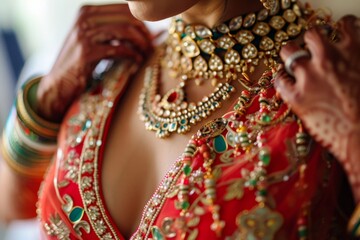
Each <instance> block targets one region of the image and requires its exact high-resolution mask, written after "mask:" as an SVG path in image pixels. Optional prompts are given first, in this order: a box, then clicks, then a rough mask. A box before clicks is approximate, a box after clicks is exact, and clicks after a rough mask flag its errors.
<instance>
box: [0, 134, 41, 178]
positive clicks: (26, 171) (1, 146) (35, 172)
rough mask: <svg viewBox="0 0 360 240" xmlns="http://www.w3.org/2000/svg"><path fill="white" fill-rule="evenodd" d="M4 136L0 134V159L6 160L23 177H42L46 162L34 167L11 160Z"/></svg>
mask: <svg viewBox="0 0 360 240" xmlns="http://www.w3.org/2000/svg"><path fill="white" fill-rule="evenodd" d="M5 139H6V136H5V135H4V133H3V135H2V140H1V142H0V151H1V156H2V159H4V161H5V162H6V164H7V165H8V166H9V167H10V168H11V169H12V170H13V171H14V172H15V173H17V174H19V175H22V176H24V177H29V178H40V177H43V176H44V174H45V172H46V169H47V167H48V164H46V165H45V164H41V165H40V166H37V167H36V168H34V167H31V168H28V167H25V166H23V165H21V164H18V163H17V162H15V161H12V160H11V157H10V156H9V154H8V152H7V150H6V147H5V143H4V141H5Z"/></svg>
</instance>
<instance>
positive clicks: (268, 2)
mask: <svg viewBox="0 0 360 240" xmlns="http://www.w3.org/2000/svg"><path fill="white" fill-rule="evenodd" d="M260 2H261V3H262V4H263V6H264V7H265V8H266V9H268V10H270V11H271V12H274V11H276V9H277V8H278V6H279V0H260Z"/></svg>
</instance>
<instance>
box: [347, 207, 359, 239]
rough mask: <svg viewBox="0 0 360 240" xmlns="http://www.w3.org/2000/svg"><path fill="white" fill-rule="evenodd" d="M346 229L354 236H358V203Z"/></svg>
mask: <svg viewBox="0 0 360 240" xmlns="http://www.w3.org/2000/svg"><path fill="white" fill-rule="evenodd" d="M348 231H349V232H350V233H351V235H352V236H354V237H360V204H358V205H357V207H356V209H355V211H354V213H353V215H352V217H351V219H350V221H349V225H348Z"/></svg>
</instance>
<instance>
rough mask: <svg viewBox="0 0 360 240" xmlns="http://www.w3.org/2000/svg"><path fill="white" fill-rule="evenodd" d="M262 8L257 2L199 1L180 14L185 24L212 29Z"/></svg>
mask: <svg viewBox="0 0 360 240" xmlns="http://www.w3.org/2000/svg"><path fill="white" fill-rule="evenodd" d="M261 8H263V6H262V4H261V3H260V1H259V0H212V1H209V0H200V1H199V2H198V3H197V4H196V5H194V6H193V7H191V8H190V9H188V10H187V11H185V12H184V13H182V14H181V17H182V19H183V20H184V21H185V22H186V23H198V24H202V25H205V26H207V27H210V28H213V27H214V26H216V25H217V24H219V23H221V22H223V21H225V20H228V19H230V18H233V17H235V16H239V15H242V14H245V13H248V12H255V11H258V10H260V9H261Z"/></svg>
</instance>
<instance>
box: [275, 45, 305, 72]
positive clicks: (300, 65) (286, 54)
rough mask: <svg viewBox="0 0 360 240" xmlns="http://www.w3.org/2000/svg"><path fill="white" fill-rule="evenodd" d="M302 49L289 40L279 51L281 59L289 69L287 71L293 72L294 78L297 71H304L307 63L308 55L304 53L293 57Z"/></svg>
mask: <svg viewBox="0 0 360 240" xmlns="http://www.w3.org/2000/svg"><path fill="white" fill-rule="evenodd" d="M302 51H303V49H302V48H301V47H300V46H299V45H297V44H296V43H294V42H289V43H288V44H286V45H285V46H284V47H283V48H282V49H281V51H280V57H281V59H282V60H283V61H284V62H285V64H286V65H287V66H286V68H287V69H288V70H289V73H294V76H295V78H296V76H297V75H298V74H299V72H301V71H304V69H306V68H307V66H308V64H309V57H308V56H307V55H305V54H303V55H302V56H300V57H296V58H293V57H294V56H295V55H294V54H297V53H299V52H302ZM289 61H290V62H289Z"/></svg>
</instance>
